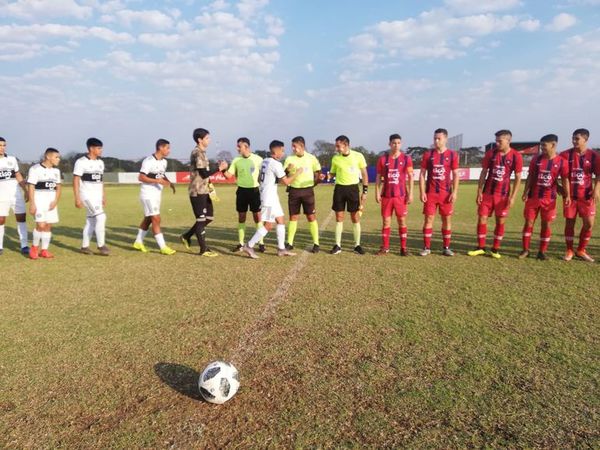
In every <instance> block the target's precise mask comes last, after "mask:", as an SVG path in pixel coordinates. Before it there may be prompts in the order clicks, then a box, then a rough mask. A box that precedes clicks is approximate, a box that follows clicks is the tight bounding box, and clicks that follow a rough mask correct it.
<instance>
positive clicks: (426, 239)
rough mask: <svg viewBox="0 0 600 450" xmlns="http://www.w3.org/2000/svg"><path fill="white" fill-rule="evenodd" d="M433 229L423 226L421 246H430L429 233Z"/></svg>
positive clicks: (431, 232) (430, 233)
mask: <svg viewBox="0 0 600 450" xmlns="http://www.w3.org/2000/svg"><path fill="white" fill-rule="evenodd" d="M432 234H433V230H432V229H431V228H423V246H424V247H425V248H431V235H432Z"/></svg>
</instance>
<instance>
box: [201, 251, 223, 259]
mask: <svg viewBox="0 0 600 450" xmlns="http://www.w3.org/2000/svg"><path fill="white" fill-rule="evenodd" d="M200 256H206V257H207V258H214V257H215V256H219V254H218V253H217V252H213V251H212V250H206V251H205V252H204V253H200Z"/></svg>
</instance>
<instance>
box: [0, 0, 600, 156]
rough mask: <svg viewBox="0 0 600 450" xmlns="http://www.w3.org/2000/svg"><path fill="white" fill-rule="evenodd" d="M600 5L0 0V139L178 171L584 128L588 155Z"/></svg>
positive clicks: (597, 129)
mask: <svg viewBox="0 0 600 450" xmlns="http://www.w3.org/2000/svg"><path fill="white" fill-rule="evenodd" d="M599 24H600V0H557V1H541V0H538V1H526V0H439V1H420V2H416V1H415V2H407V1H394V2H391V1H374V2H366V1H359V0H350V1H341V0H330V1H317V0H295V1H283V0H279V1H278V0H238V1H230V0H216V1H193V0H189V1H186V0H183V1H174V0H171V1H162V2H155V1H143V2H142V1H140V0H109V1H102V0H17V1H7V0H0V65H1V67H2V70H1V72H0V86H1V92H2V97H3V98H2V105H3V107H2V108H1V112H0V136H3V137H5V138H6V139H7V140H8V145H9V147H8V148H9V152H11V153H13V154H15V155H17V156H19V157H20V158H21V159H24V160H34V159H36V158H37V157H38V156H39V154H40V153H41V152H42V151H43V149H45V148H46V147H47V146H54V147H57V148H59V149H61V150H62V151H63V152H72V151H82V150H83V147H84V143H85V140H86V138H87V137H89V136H97V137H99V138H101V139H102V140H103V141H104V143H105V154H106V155H112V156H118V157H123V158H140V157H142V156H144V155H146V154H148V153H149V152H150V151H152V147H153V143H154V142H155V141H156V139H157V138H159V137H163V138H167V139H169V140H170V141H171V142H172V148H173V156H174V157H177V158H185V157H187V155H188V154H189V151H190V150H191V148H192V147H193V142H192V139H191V134H192V130H193V129H194V128H196V127H205V128H208V129H209V130H210V131H211V134H212V136H213V145H212V149H211V151H212V154H213V155H214V154H215V153H216V151H217V150H234V149H235V140H236V138H237V137H239V136H248V137H249V138H250V139H251V141H252V143H253V146H254V147H255V148H257V149H259V148H260V149H264V148H266V147H267V145H268V142H269V141H270V140H272V139H283V140H284V141H286V142H289V140H290V139H291V138H292V137H293V136H296V135H298V134H302V135H304V136H305V137H306V139H307V142H311V143H312V142H314V141H315V140H317V139H325V140H333V139H334V138H335V136H337V135H339V134H347V135H348V136H349V137H350V139H351V143H352V145H356V146H358V145H364V146H365V147H367V148H369V149H372V150H380V149H383V148H386V143H387V136H388V135H389V134H391V133H395V132H398V133H400V134H401V135H402V136H403V137H404V142H405V146H409V145H428V144H429V143H430V141H431V135H432V131H433V130H434V129H435V128H437V127H445V128H448V130H449V131H450V133H451V134H458V133H463V134H464V145H477V146H479V145H483V144H485V143H487V142H489V141H490V140H491V136H493V133H494V132H495V131H496V130H497V129H500V128H510V129H511V130H512V131H513V134H514V138H515V140H531V139H538V138H539V137H540V136H542V135H543V134H546V133H550V132H553V133H557V134H558V135H559V137H560V139H561V141H560V146H561V147H565V148H566V147H567V146H568V143H569V136H570V133H571V132H572V131H573V129H575V128H578V127H587V128H589V129H590V130H591V132H592V137H591V144H593V145H596V146H600V113H599V108H598V105H599V104H600V87H598V86H599V85H600V83H598V75H597V74H598V73H600V25H599Z"/></svg>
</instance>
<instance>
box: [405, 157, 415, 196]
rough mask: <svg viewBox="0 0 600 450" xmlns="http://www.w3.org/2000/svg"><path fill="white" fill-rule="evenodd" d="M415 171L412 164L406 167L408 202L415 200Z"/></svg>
mask: <svg viewBox="0 0 600 450" xmlns="http://www.w3.org/2000/svg"><path fill="white" fill-rule="evenodd" d="M413 178H414V172H413V168H412V166H409V167H407V169H406V193H407V194H408V195H407V196H406V202H407V203H408V204H411V203H412V202H413V186H414V182H413V181H414V180H413Z"/></svg>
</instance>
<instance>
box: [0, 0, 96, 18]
mask: <svg viewBox="0 0 600 450" xmlns="http://www.w3.org/2000/svg"><path fill="white" fill-rule="evenodd" d="M92 13H93V9H92V8H91V7H89V6H82V5H80V4H78V3H77V2H75V1H74V0H52V1H48V0H17V1H14V2H8V1H3V2H1V3H0V17H1V16H4V17H14V18H17V19H25V20H34V19H45V20H47V19H48V18H54V17H73V18H76V19H88V18H89V17H91V15H92Z"/></svg>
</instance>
